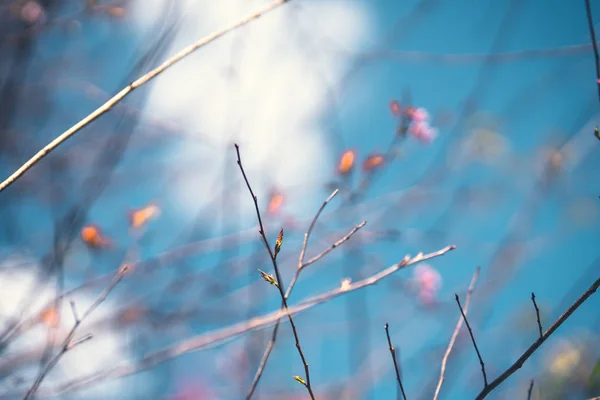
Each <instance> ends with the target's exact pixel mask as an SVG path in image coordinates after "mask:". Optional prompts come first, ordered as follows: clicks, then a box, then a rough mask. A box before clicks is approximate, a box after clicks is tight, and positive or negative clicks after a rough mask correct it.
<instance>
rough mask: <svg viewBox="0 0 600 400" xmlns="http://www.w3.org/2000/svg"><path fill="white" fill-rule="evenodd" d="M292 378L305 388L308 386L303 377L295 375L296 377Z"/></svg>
mask: <svg viewBox="0 0 600 400" xmlns="http://www.w3.org/2000/svg"><path fill="white" fill-rule="evenodd" d="M292 378H294V379H295V380H297V381H298V382H300V383H301V384H303V385H304V386H306V381H305V380H304V378H302V377H301V376H298V375H294V376H292Z"/></svg>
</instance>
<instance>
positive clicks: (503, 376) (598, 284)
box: [476, 278, 600, 400]
mask: <svg viewBox="0 0 600 400" xmlns="http://www.w3.org/2000/svg"><path fill="white" fill-rule="evenodd" d="M599 287H600V278H598V279H596V281H595V282H594V283H592V285H591V286H590V287H589V288H588V290H586V291H585V292H584V293H583V294H582V295H581V296H580V297H579V298H578V299H577V300H576V301H575V303H573V304H572V305H571V306H570V307H569V308H568V309H567V311H565V312H564V314H563V315H561V316H560V317H559V318H558V319H557V320H556V321H555V322H554V323H553V324H552V325H551V326H550V328H548V330H547V331H546V332H544V334H543V335H542V337H541V338H539V339H538V340H536V341H535V342H533V344H532V345H531V346H529V348H528V349H527V350H525V352H524V353H523V354H522V355H521V357H519V358H518V359H517V361H515V362H514V364H513V365H511V366H510V367H509V368H508V369H507V370H506V371H504V372H503V373H502V374H501V375H500V376H499V377H498V378H496V379H495V380H494V381H493V382H491V383H490V384H489V385H487V386H486V387H484V388H483V390H482V391H481V392H480V393H479V395H478V396H477V398H476V400H481V399H484V398H485V397H486V396H487V395H488V394H489V393H490V392H491V391H492V390H494V389H495V388H496V387H498V386H500V384H501V383H502V382H504V381H505V380H506V379H507V378H508V377H509V376H511V375H512V374H514V373H515V372H516V371H517V370H518V369H519V368H521V367H522V366H523V364H524V363H525V361H527V360H528V359H529V357H531V355H532V354H533V353H535V351H536V350H537V349H538V348H539V347H540V346H541V345H542V343H544V342H545V341H546V340H547V339H548V338H549V337H550V335H552V334H553V333H554V331H556V330H557V329H558V327H559V326H561V325H562V324H563V323H564V322H565V321H566V320H567V319H568V318H569V317H570V316H571V314H573V313H574V312H575V310H577V309H578V308H579V306H581V305H582V304H583V303H584V302H585V301H586V300H587V299H588V298H589V297H590V296H591V295H592V294H594V292H596V290H598V288H599Z"/></svg>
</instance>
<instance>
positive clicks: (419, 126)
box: [409, 122, 437, 143]
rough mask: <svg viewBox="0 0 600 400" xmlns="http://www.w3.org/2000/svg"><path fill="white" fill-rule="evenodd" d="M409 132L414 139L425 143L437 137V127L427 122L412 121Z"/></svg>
mask: <svg viewBox="0 0 600 400" xmlns="http://www.w3.org/2000/svg"><path fill="white" fill-rule="evenodd" d="M409 132H410V134H411V135H413V136H414V137H415V138H416V139H419V140H420V141H422V142H425V143H431V142H432V141H433V140H434V139H435V138H436V137H437V129H435V128H432V127H431V126H429V124H428V123H427V122H413V123H412V124H411V125H410V128H409Z"/></svg>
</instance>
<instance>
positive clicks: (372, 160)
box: [363, 154, 385, 171]
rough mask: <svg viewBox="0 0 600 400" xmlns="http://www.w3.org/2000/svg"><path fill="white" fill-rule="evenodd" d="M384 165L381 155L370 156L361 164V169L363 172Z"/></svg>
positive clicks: (383, 158)
mask: <svg viewBox="0 0 600 400" xmlns="http://www.w3.org/2000/svg"><path fill="white" fill-rule="evenodd" d="M384 163H385V157H384V156H383V155H381V154H371V155H370V156H369V157H367V159H366V160H365V161H364V162H363V169H364V170H365V171H370V170H373V169H376V168H378V167H381V166H382V165H383V164H384Z"/></svg>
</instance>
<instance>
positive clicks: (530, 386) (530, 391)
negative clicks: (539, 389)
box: [527, 379, 533, 400]
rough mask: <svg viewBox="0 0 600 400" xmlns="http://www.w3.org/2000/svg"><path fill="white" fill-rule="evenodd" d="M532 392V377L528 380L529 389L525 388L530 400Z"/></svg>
mask: <svg viewBox="0 0 600 400" xmlns="http://www.w3.org/2000/svg"><path fill="white" fill-rule="evenodd" d="M532 393H533V379H532V380H531V381H530V382H529V390H527V400H531V394H532Z"/></svg>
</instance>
